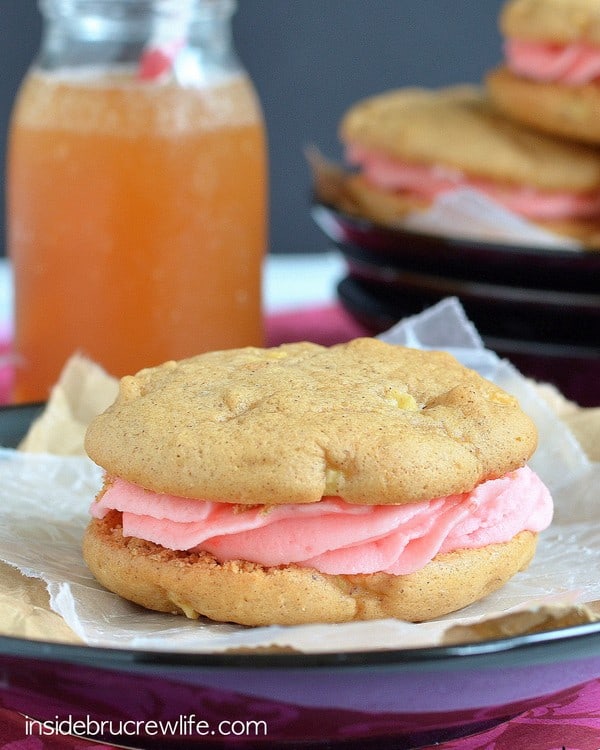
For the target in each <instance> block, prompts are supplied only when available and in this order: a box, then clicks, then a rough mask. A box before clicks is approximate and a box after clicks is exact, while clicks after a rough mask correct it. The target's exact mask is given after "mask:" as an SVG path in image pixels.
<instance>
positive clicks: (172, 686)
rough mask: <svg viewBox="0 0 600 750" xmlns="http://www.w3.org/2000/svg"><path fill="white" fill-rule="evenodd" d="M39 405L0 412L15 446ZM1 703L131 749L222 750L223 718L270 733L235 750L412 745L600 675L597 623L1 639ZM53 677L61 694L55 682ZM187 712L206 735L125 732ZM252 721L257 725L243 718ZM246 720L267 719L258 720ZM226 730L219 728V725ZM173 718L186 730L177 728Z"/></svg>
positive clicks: (478, 725)
mask: <svg viewBox="0 0 600 750" xmlns="http://www.w3.org/2000/svg"><path fill="white" fill-rule="evenodd" d="M39 411H40V406H39V405H31V406H14V407H5V408H0V440H1V442H3V443H4V444H5V445H8V444H16V443H17V442H18V440H20V438H21V437H22V436H23V434H24V433H25V431H26V429H27V427H28V425H29V423H30V421H31V419H32V418H33V417H34V416H36V415H37V414H38V413H39ZM0 668H1V670H2V674H3V680H2V684H1V685H0V690H2V703H3V705H5V706H7V707H10V708H12V709H13V710H16V711H21V712H23V713H25V714H27V715H28V716H31V717H34V718H37V719H39V720H55V719H56V717H59V718H64V717H70V718H71V719H72V720H77V719H80V720H85V719H86V717H88V718H90V717H91V718H92V719H93V720H95V721H97V722H100V721H104V722H105V731H104V732H103V734H102V736H99V735H97V734H96V735H94V739H96V740H100V739H104V740H105V741H113V742H120V743H121V744H123V745H126V746H132V745H135V747H138V748H164V749H165V750H166V749H168V748H172V749H173V750H175V748H178V749H181V748H188V747H189V748H192V747H198V746H199V744H198V743H199V742H200V740H201V744H202V747H206V748H217V747H218V748H225V747H231V746H232V745H231V744H230V740H231V735H229V737H228V738H227V739H225V738H224V737H221V739H219V731H218V729H219V727H221V724H222V722H226V723H227V722H228V724H227V726H228V727H231V726H232V724H231V723H232V722H238V724H236V725H235V726H236V727H237V728H239V729H242V728H243V727H244V726H246V727H250V728H252V730H253V731H254V729H256V730H257V731H258V730H260V729H261V728H264V726H267V727H268V736H264V735H262V734H261V735H256V734H254V735H252V736H250V735H247V736H245V738H244V737H243V736H238V737H237V738H236V740H237V741H236V744H235V745H233V746H234V747H236V748H238V747H242V748H244V747H245V748H263V747H264V748H286V747H287V748H290V749H291V748H299V747H302V748H306V747H311V746H312V747H325V746H326V747H328V748H335V747H340V748H342V747H344V748H380V749H381V750H384V749H385V748H390V749H391V748H392V747H393V748H395V749H396V750H401V749H402V748H414V747H418V746H419V745H424V744H433V743H435V742H442V741H444V740H448V739H451V738H453V737H459V736H464V735H466V734H469V733H473V732H475V731H481V730H483V729H485V728H488V727H490V726H494V725H497V724H498V723H500V722H502V721H505V720H506V719H508V718H509V717H511V716H514V715H516V714H518V713H520V712H522V711H525V710H528V709H530V708H533V707H535V706H540V705H543V704H544V703H546V702H547V701H548V700H549V697H550V696H558V695H561V694H565V695H566V694H568V693H569V692H571V691H573V690H574V689H575V688H576V686H578V685H580V684H582V683H584V682H587V681H590V680H593V679H595V678H597V677H599V676H600V623H593V624H587V625H580V626H576V627H570V628H564V629H560V630H553V631H550V632H546V633H536V634H532V635H526V636H518V637H513V638H504V639H499V640H494V641H486V642H483V643H472V644H465V645H458V646H439V647H431V648H414V649H395V650H378V649H375V648H374V649H373V650H371V651H365V652H347V651H346V652H344V651H338V650H335V649H333V650H329V651H327V652H325V653H314V654H304V653H295V652H291V653H290V652H285V651H283V652H266V653H265V652H242V653H228V652H226V653H192V654H187V653H186V654H182V653H172V652H169V651H147V650H134V649H126V648H125V649H111V648H96V647H87V646H80V645H70V644H57V643H50V642H43V641H31V640H25V639H22V638H13V637H0ZM57 686H60V690H57ZM191 715H194V716H195V717H196V718H197V719H198V720H200V719H202V720H203V721H206V722H208V725H209V727H211V728H212V729H211V734H210V735H209V736H204V737H202V738H199V737H198V735H196V734H194V735H191V734H189V733H186V732H187V730H186V726H188V725H185V726H184V725H181V726H180V731H179V733H178V734H177V733H173V734H169V735H168V736H166V735H165V736H163V735H161V736H159V737H157V736H156V735H152V734H143V733H139V734H137V735H136V738H135V743H132V742H131V736H130V735H127V734H124V733H123V731H122V730H123V727H124V726H125V725H126V722H127V721H130V722H131V721H137V722H141V721H145V720H150V719H153V720H156V719H159V718H160V719H162V720H163V721H166V720H169V721H177V719H178V718H179V717H182V716H187V717H189V716H191ZM253 722H254V723H253ZM256 722H263V724H260V725H257V724H256ZM223 726H224V725H223ZM181 727H183V730H182V729H181Z"/></svg>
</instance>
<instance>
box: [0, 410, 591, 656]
mask: <svg viewBox="0 0 600 750" xmlns="http://www.w3.org/2000/svg"><path fill="white" fill-rule="evenodd" d="M42 407H43V404H42V403H29V404H8V405H0V422H1V421H3V420H4V419H5V418H6V416H7V415H11V416H12V417H14V416H15V415H16V416H17V417H21V418H22V420H23V423H24V424H25V425H27V424H29V423H30V421H31V420H32V419H33V417H34V416H35V415H36V414H38V413H39V412H40V410H41V409H42ZM591 655H595V656H598V657H600V621H596V622H592V623H586V624H581V625H574V626H570V627H566V628H559V629H554V630H548V631H543V632H538V633H529V634H526V635H517V636H511V637H504V638H497V639H493V640H486V641H478V642H470V643H464V644H458V645H440V646H428V647H417V648H408V649H372V650H369V651H352V650H349V651H348V650H346V651H335V650H328V651H322V652H314V653H304V652H293V653H290V652H262V651H244V652H234V651H225V652H189V651H160V650H147V649H127V648H108V647H103V646H88V645H85V644H77V643H62V642H56V641H44V640H32V639H25V638H19V637H16V636H9V635H0V656H5V657H17V658H27V659H37V660H47V661H64V662H68V663H73V664H88V665H93V666H97V667H102V668H109V667H113V668H117V669H127V668H134V667H143V666H146V667H148V666H153V667H162V668H176V669H177V668H184V667H192V668H193V667H203V668H221V669H223V668H236V669H239V668H246V669H285V670H294V669H303V670H304V669H318V668H324V667H326V668H328V669H331V668H365V667H369V668H396V669H414V668H417V667H419V668H420V667H426V666H430V667H431V666H436V667H440V668H445V669H448V668H450V669H462V668H463V667H467V665H468V666H469V667H472V666H473V665H481V664H482V661H484V662H486V663H489V665H496V666H500V667H502V666H506V665H507V663H513V664H515V665H522V664H525V663H527V661H528V660H531V661H533V662H535V663H538V662H543V663H548V662H554V661H557V662H560V661H572V660H575V659H578V658H581V659H583V658H587V657H589V656H591Z"/></svg>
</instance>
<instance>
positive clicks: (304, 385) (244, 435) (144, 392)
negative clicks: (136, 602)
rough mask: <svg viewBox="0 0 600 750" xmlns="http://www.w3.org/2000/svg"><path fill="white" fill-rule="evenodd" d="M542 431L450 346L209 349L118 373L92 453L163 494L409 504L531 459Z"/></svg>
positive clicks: (91, 434) (96, 424)
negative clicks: (130, 373) (325, 498)
mask: <svg viewBox="0 0 600 750" xmlns="http://www.w3.org/2000/svg"><path fill="white" fill-rule="evenodd" d="M536 440H537V435H536V430H535V426H534V425H533V423H532V422H531V420H530V419H529V417H527V416H526V415H525V414H524V413H523V412H522V410H521V409H520V407H519V405H518V403H517V402H516V400H515V399H514V398H513V397H512V396H509V395H508V394H506V393H505V392H504V391H502V390H501V389H500V388H498V387H497V386H495V385H494V384H492V383H490V382H488V381H487V380H485V379H483V378H482V377H480V376H479V375H478V374H477V373H476V372H474V371H472V370H469V369H467V368H465V367H463V366H462V365H461V364H460V363H459V362H457V360H455V359H454V358H453V357H452V356H450V355H449V354H446V353H443V352H427V351H420V350H414V349H408V348H403V347H398V346H393V345H390V344H385V343H383V342H381V341H378V340H376V339H366V338H365V339H356V340H354V341H352V342H350V343H348V344H339V345H336V346H333V347H330V348H327V347H322V346H319V345H317V344H310V343H298V344H286V345H283V346H280V347H277V348H272V349H257V348H246V349H236V350H228V351H219V352H209V353H207V354H201V355H198V356H196V357H193V358H191V359H187V360H182V361H180V362H167V363H165V364H163V365H161V366H159V367H155V368H150V369H146V370H142V371H141V372H139V373H138V374H137V375H135V376H128V377H125V378H123V379H122V380H121V383H120V391H119V395H118V397H117V399H116V401H115V403H114V404H113V405H112V406H111V407H110V408H109V409H108V410H107V411H106V412H104V413H103V414H102V415H100V416H99V417H97V418H96V419H95V420H94V421H93V422H92V424H91V425H90V427H89V429H88V432H87V436H86V449H87V451H88V453H89V455H90V457H91V458H92V459H93V460H94V461H96V463H98V464H99V465H100V466H102V467H104V468H105V470H106V471H107V473H108V474H109V475H115V476H120V477H123V478H124V479H127V480H129V481H131V482H134V483H137V484H139V485H142V486H144V487H146V488H148V489H151V490H153V491H156V492H166V493H170V494H175V495H181V496H185V497H193V498H198V499H206V500H213V501H224V502H233V503H245V504H278V503H310V502H316V501H318V500H320V499H321V497H322V496H324V495H339V496H341V497H343V498H344V499H345V500H346V501H348V502H352V503H363V504H380V503H381V504H384V503H407V502H415V501H421V500H429V499H432V498H435V497H441V496H445V495H449V494H453V493H460V492H465V491H468V490H471V489H472V488H473V487H474V486H475V485H476V484H478V483H479V482H481V481H482V480H484V479H487V478H491V477H497V476H501V475H503V474H505V473H506V472H507V471H510V470H513V469H516V468H518V467H520V466H522V465H523V464H524V463H525V462H526V460H527V459H528V458H529V457H530V456H531V454H532V453H533V451H534V450H535V446H536Z"/></svg>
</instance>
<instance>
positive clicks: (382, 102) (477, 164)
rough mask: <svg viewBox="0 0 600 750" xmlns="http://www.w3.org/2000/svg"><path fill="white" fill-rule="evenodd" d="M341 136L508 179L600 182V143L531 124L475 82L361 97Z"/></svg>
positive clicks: (554, 184)
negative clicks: (500, 106)
mask: <svg viewBox="0 0 600 750" xmlns="http://www.w3.org/2000/svg"><path fill="white" fill-rule="evenodd" d="M530 106H533V105H532V104H531V102H530ZM340 137H341V139H342V141H344V142H345V143H348V144H352V143H355V144H360V145H362V146H364V147H366V148H369V149H372V150H374V151H378V152H380V153H383V154H385V155H387V156H389V157H391V158H396V159H399V160H402V161H409V162H416V163H419V164H424V165H443V166H446V167H450V168H453V169H457V170H460V171H461V172H464V173H465V174H466V175H468V176H471V177H480V178H484V179H490V180H494V181H501V182H505V183H507V184H518V185H531V186H533V187H536V188H538V189H541V190H573V191H576V192H586V191H589V190H596V189H598V188H599V187H600V153H598V151H597V150H595V149H591V148H589V147H587V146H584V145H581V144H572V143H567V142H565V141H564V140H560V139H557V138H552V137H550V136H547V135H545V134H542V133H539V132H537V131H535V130H532V129H529V128H524V127H523V126H522V125H521V124H520V123H518V122H514V121H513V120H511V119H509V118H507V117H506V116H505V115H503V114H502V113H501V111H499V110H497V109H496V108H495V107H493V106H492V105H491V103H490V102H489V101H488V100H487V98H486V96H485V95H484V94H483V93H482V91H481V90H480V89H478V88H476V87H473V86H453V87H449V88H446V89H439V90H427V89H410V88H409V89H398V90H395V91H389V92H386V93H383V94H380V95H378V96H374V97H371V98H369V99H366V100H363V101H360V102H358V103H357V104H355V105H354V106H353V107H352V108H350V110H349V111H348V112H347V113H346V114H345V116H344V117H343V118H342V121H341V124H340Z"/></svg>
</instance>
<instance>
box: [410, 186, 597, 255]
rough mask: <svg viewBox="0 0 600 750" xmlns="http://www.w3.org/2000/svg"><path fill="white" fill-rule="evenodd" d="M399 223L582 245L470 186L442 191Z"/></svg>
mask: <svg viewBox="0 0 600 750" xmlns="http://www.w3.org/2000/svg"><path fill="white" fill-rule="evenodd" d="M401 225H402V226H403V227H404V228H406V229H411V230H413V231H416V232H424V233H426V234H435V235H441V236H444V237H456V238H459V239H474V240H484V241H486V242H500V243H503V244H517V245H519V246H521V247H523V246H527V245H529V246H532V247H543V248H554V249H559V250H581V249H582V247H583V245H582V244H581V243H580V242H578V241H577V240H575V239H571V238H569V237H563V236H560V235H558V234H554V232H549V231H546V230H545V229H542V228H541V227H539V226H537V225H535V224H533V223H532V222H530V221H528V220H527V219H525V218H524V217H522V216H519V215H518V214H515V213H513V212H512V211H509V210H508V209H506V208H504V207H503V206H501V205H500V204H499V203H497V202H496V201H494V200H492V199H491V198H488V197H487V196H486V195H485V194H484V193H481V192H480V191H478V190H475V189H473V188H459V189H457V190H452V191H450V192H447V193H442V195H440V196H438V197H437V198H436V199H435V201H434V202H433V203H432V205H431V206H430V207H429V208H428V209H426V210H424V211H415V212H414V213H411V214H409V215H408V216H405V217H404V218H403V219H402V221H401Z"/></svg>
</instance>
